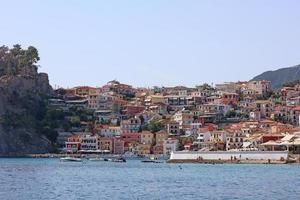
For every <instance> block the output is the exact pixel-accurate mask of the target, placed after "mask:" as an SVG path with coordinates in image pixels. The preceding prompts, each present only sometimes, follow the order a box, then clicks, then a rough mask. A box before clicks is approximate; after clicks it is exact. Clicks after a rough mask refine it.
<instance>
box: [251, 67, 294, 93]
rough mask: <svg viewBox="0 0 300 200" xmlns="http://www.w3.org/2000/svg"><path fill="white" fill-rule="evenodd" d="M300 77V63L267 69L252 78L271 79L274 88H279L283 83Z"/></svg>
mask: <svg viewBox="0 0 300 200" xmlns="http://www.w3.org/2000/svg"><path fill="white" fill-rule="evenodd" d="M299 79H300V65H296V66H293V67H287V68H281V69H278V70H274V71H266V72H264V73H262V74H260V75H258V76H255V77H254V78H253V79H252V80H269V81H271V82H272V88H273V89H278V88H280V87H281V86H282V85H283V84H285V83H289V82H292V81H295V80H299Z"/></svg>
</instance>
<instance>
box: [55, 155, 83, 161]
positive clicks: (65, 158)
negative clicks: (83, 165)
mask: <svg viewBox="0 0 300 200" xmlns="http://www.w3.org/2000/svg"><path fill="white" fill-rule="evenodd" d="M60 161H69V162H82V159H81V158H75V157H70V156H67V157H63V158H60Z"/></svg>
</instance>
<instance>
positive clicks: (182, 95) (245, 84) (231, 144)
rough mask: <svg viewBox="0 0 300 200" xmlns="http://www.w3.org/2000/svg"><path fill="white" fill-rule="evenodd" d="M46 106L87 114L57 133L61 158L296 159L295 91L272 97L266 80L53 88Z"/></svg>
mask: <svg viewBox="0 0 300 200" xmlns="http://www.w3.org/2000/svg"><path fill="white" fill-rule="evenodd" d="M50 105H51V106H53V107H54V108H55V109H60V110H62V111H64V112H74V110H81V113H90V114H89V115H88V116H80V117H79V116H73V117H69V118H68V119H67V120H70V122H71V127H68V130H61V131H59V137H58V138H59V144H60V145H61V150H62V151H65V152H85V153H87V152H102V153H103V152H106V153H110V154H124V153H130V154H136V155H140V156H146V155H148V154H160V155H170V153H171V152H172V151H176V150H185V151H232V150H245V151H247V150H285V149H286V150H289V151H290V152H291V153H300V139H299V138H300V134H299V132H300V128H299V121H300V120H299V119H300V108H299V106H300V86H299V85H295V86H293V87H282V88H280V89H278V90H276V91H272V88H271V83H270V81H266V80H261V81H239V82H227V83H224V84H217V85H216V86H215V87H213V86H211V85H208V84H204V85H200V86H196V87H195V88H188V87H184V86H177V87H153V88H134V87H132V86H130V85H127V84H123V83H120V82H118V81H115V80H114V81H110V82H108V83H107V84H106V85H104V86H102V87H89V86H79V87H74V88H71V89H62V88H61V89H58V90H56V91H55V96H54V97H53V98H52V99H50ZM75 122H76V123H75ZM73 124H74V125H73ZM75 124H76V125H75Z"/></svg>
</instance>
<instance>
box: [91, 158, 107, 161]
mask: <svg viewBox="0 0 300 200" xmlns="http://www.w3.org/2000/svg"><path fill="white" fill-rule="evenodd" d="M89 161H106V160H105V158H89Z"/></svg>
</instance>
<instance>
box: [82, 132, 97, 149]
mask: <svg viewBox="0 0 300 200" xmlns="http://www.w3.org/2000/svg"><path fill="white" fill-rule="evenodd" d="M98 138H99V136H97V135H95V136H92V135H83V136H81V145H80V148H81V150H84V151H85V150H97V149H99V144H98Z"/></svg>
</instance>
